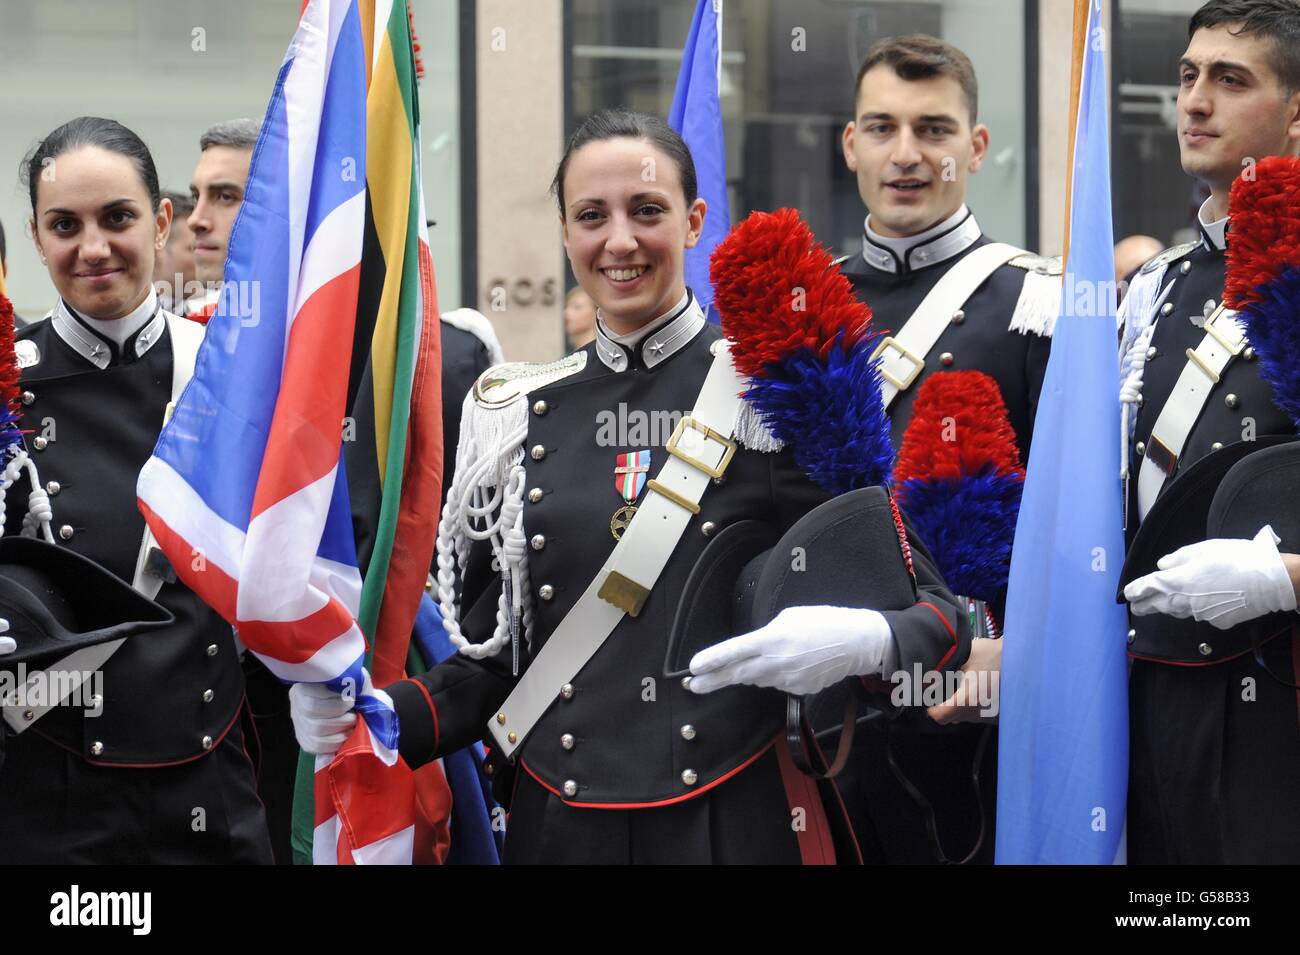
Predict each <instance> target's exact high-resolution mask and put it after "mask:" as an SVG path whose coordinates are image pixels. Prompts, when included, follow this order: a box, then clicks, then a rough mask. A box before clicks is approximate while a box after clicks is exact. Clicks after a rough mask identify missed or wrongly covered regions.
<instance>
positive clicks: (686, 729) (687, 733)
mask: <svg viewBox="0 0 1300 955" xmlns="http://www.w3.org/2000/svg"><path fill="white" fill-rule="evenodd" d="M682 739H695V727H694V726H692V725H691V724H690V723H687V724H686V725H685V726H683V727H682Z"/></svg>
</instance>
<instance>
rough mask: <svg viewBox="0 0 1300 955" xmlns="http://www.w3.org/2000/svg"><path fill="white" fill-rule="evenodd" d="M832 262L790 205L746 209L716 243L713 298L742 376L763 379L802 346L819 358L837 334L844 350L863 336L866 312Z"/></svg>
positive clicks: (712, 266) (711, 274)
mask: <svg viewBox="0 0 1300 955" xmlns="http://www.w3.org/2000/svg"><path fill="white" fill-rule="evenodd" d="M833 263H834V259H833V258H832V257H831V254H830V253H829V252H828V251H826V250H825V249H823V248H822V247H821V246H819V245H818V244H817V240H816V239H815V238H813V234H812V231H811V230H810V229H809V228H808V226H807V225H806V224H805V223H804V221H803V220H802V219H800V218H799V213H798V212H797V211H795V210H794V209H779V210H777V211H776V212H754V213H751V214H750V216H749V218H747V219H745V220H744V221H743V222H741V223H740V224H739V225H737V226H736V227H735V228H734V229H732V230H731V233H730V234H729V235H728V236H727V237H726V238H725V239H724V240H723V241H722V242H720V243H718V246H717V248H715V249H714V250H713V256H712V258H711V260H710V266H709V277H710V279H711V280H712V282H713V303H714V305H716V306H717V308H718V312H719V314H721V316H722V331H723V333H724V334H725V335H726V336H727V337H728V338H729V339H731V340H732V342H734V343H735V344H734V345H733V347H732V350H731V354H732V356H733V358H734V360H735V363H736V369H737V370H738V371H739V372H740V373H741V374H743V375H748V376H751V377H756V376H761V375H762V373H763V366H764V365H766V364H768V363H769V362H776V361H780V360H781V359H783V358H785V357H787V356H788V355H790V354H791V353H793V352H795V351H797V350H798V349H799V348H801V347H803V348H809V349H811V350H813V351H814V352H816V353H817V354H818V355H819V356H820V357H821V358H822V359H823V360H824V359H825V357H826V353H827V352H828V351H829V350H830V348H831V346H832V345H833V344H834V343H835V341H836V336H837V335H839V334H840V333H841V332H842V333H843V340H842V341H841V347H842V348H844V349H845V350H848V349H849V348H850V347H851V346H852V345H854V344H855V343H856V342H857V341H858V340H859V339H860V338H862V336H864V335H866V334H868V332H869V330H870V327H871V309H870V308H868V307H867V306H866V305H863V304H862V303H861V302H859V301H858V300H857V299H856V298H855V297H854V295H853V288H852V286H851V285H849V280H848V279H846V278H845V277H844V275H843V273H841V272H840V270H839V269H837V268H834V267H833Z"/></svg>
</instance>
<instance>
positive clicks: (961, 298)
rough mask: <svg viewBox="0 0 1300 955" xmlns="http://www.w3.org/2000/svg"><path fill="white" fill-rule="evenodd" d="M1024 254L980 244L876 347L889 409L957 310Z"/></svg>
mask: <svg viewBox="0 0 1300 955" xmlns="http://www.w3.org/2000/svg"><path fill="white" fill-rule="evenodd" d="M1023 254H1025V253H1024V250H1023V249H1017V248H1016V247H1015V246H1013V245H1007V244H1006V243H1004V242H993V243H991V244H989V245H984V246H980V247H979V248H978V249H976V250H975V251H974V252H972V253H971V254H970V255H968V256H966V257H965V258H963V259H961V260H960V261H959V262H958V263H957V264H956V265H954V266H953V267H952V268H951V269H949V270H948V272H947V273H945V274H944V276H943V278H941V279H939V281H938V282H936V283H935V285H934V288H932V289H930V291H929V293H928V294H927V295H926V296H925V298H924V299H922V300H921V304H920V305H918V306H917V308H916V311H915V312H913V313H912V317H911V318H909V319H908V320H907V322H906V323H905V324H904V325H903V327H902V328H900V329H899V330H898V333H897V334H896V335H889V336H886V337H885V338H884V339H883V340H882V341H881V342H880V344H879V345H877V346H876V350H875V352H874V353H873V354H872V357H873V358H875V357H879V358H880V374H881V377H882V378H883V379H884V381H883V382H882V384H881V387H880V396H881V398H882V399H883V401H884V403H885V410H886V411H888V410H889V406H890V405H891V404H893V402H894V399H895V398H897V397H898V395H899V393H900V392H903V391H906V390H907V389H908V388H910V387H911V385H912V382H914V381H916V379H917V377H918V376H919V375H920V374H921V371H922V369H924V368H925V359H926V356H927V355H928V354H929V353H930V349H931V348H933V347H934V343H935V342H937V341H938V340H939V336H940V335H942V334H943V330H944V329H945V328H947V327H948V323H949V322H950V321H952V318H953V315H954V313H956V312H957V311H958V310H959V309H960V308H961V307H962V305H964V304H966V300H967V299H968V298H970V297H971V295H972V294H974V292H975V290H976V289H977V288H979V287H980V286H981V285H983V284H984V282H985V280H987V279H988V277H989V276H990V275H992V274H993V273H994V272H995V271H997V269H998V268H999V267H1000V266H1002V265H1005V264H1006V263H1007V262H1008V261H1010V260H1011V259H1013V258H1015V257H1016V256H1019V255H1023Z"/></svg>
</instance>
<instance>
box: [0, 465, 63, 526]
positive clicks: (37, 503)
mask: <svg viewBox="0 0 1300 955" xmlns="http://www.w3.org/2000/svg"><path fill="white" fill-rule="evenodd" d="M24 469H26V471H27V478H28V480H29V481H30V482H31V485H32V490H31V492H30V493H29V494H28V495H27V513H26V514H24V515H23V529H22V535H23V536H24V537H36V536H37V534H38V533H39V535H40V536H41V537H43V538H45V540H46V542H48V543H50V544H53V543H54V532H53V531H52V530H51V529H50V521H52V520H54V510H53V508H52V507H50V496H49V494H47V493H46V491H45V488H43V487H42V486H41V477H40V475H39V474H37V473H36V463H35V462H34V461H32V459H31V458H30V457H29V456H28V454H27V450H26V449H25V448H19V449H18V451H17V452H16V453H15V454H14V455H13V457H11V458H10V459H9V463H8V464H6V465H5V468H4V472H3V479H2V483H0V533H3V532H4V525H5V509H4V494H6V493H8V491H9V488H11V487H13V485H14V482H15V481H17V480H18V478H19V476H20V475H21V474H22V472H23V470H24Z"/></svg>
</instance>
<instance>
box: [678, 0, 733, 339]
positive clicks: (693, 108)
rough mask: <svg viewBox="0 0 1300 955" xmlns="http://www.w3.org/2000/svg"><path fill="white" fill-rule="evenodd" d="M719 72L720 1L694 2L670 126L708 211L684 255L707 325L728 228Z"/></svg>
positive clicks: (711, 315) (713, 317) (714, 315)
mask: <svg viewBox="0 0 1300 955" xmlns="http://www.w3.org/2000/svg"><path fill="white" fill-rule="evenodd" d="M721 70H722V0H698V2H697V3H696V5H695V16H694V17H692V19H691V32H690V34H689V35H688V36H687V38H686V48H685V49H684V50H683V51H682V70H681V72H680V73H678V74H677V90H676V92H674V93H673V105H672V109H670V110H669V111H668V124H669V125H670V126H672V128H673V129H675V130H677V132H678V133H680V134H681V136H682V138H683V139H685V140H686V145H687V146H689V147H690V148H691V156H692V157H693V158H694V160H695V175H696V178H697V179H698V180H699V188H700V198H702V199H703V200H704V202H705V204H706V205H707V206H708V211H707V212H706V213H705V216H704V234H703V235H701V236H700V241H699V243H698V244H697V245H696V246H695V248H693V249H687V250H686V285H687V287H689V288H690V289H691V290H692V291H693V292H695V297H696V299H697V300H698V301H699V303H700V306H701V307H702V308H704V309H705V312H706V314H707V315H708V316H709V320H710V321H712V322H716V321H718V315H717V312H716V311H714V310H712V309H710V308H709V306H710V304H711V303H712V302H713V284H712V283H711V282H710V281H709V256H710V255H712V254H713V247H714V246H715V245H717V244H718V243H719V242H721V241H722V240H723V239H724V238H725V237H726V235H727V232H728V230H730V228H731V213H730V212H729V211H728V208H727V149H726V143H725V142H724V140H723V134H722V104H721V103H720V102H719V100H718V83H719V79H720V74H721Z"/></svg>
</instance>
